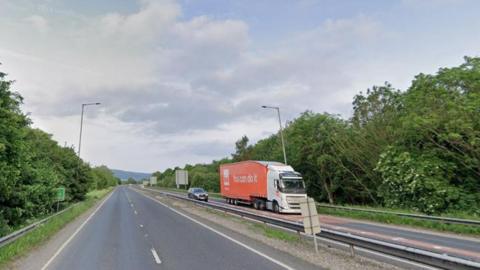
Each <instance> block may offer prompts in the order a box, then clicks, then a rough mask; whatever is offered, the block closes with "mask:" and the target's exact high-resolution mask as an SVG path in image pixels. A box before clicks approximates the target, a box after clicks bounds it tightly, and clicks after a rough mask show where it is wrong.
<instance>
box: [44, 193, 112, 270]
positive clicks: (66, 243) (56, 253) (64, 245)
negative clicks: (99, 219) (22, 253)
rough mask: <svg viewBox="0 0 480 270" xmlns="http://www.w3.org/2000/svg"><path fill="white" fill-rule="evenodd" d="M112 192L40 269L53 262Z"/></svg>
mask: <svg viewBox="0 0 480 270" xmlns="http://www.w3.org/2000/svg"><path fill="white" fill-rule="evenodd" d="M113 192H115V190H113V191H112V192H111V193H110V194H109V195H108V197H107V198H105V199H104V200H103V201H102V202H101V203H100V205H99V206H97V208H96V209H95V211H93V213H91V214H90V215H89V216H88V217H87V219H86V220H84V221H83V223H82V224H80V226H79V227H78V228H77V229H76V230H75V232H74V233H73V234H72V235H70V237H69V238H68V239H67V241H65V242H63V244H62V245H61V246H60V248H58V250H57V251H56V252H55V253H54V254H53V256H52V257H50V259H49V260H48V261H47V262H46V263H45V264H44V265H43V266H42V268H41V269H40V270H45V269H47V267H48V266H49V265H50V264H51V263H52V262H53V260H55V258H56V257H57V256H58V255H59V254H60V253H61V252H62V251H63V249H64V248H65V247H66V246H67V245H68V244H69V243H70V241H72V240H73V238H74V237H75V236H76V235H77V234H78V233H79V232H80V231H81V230H82V228H83V227H84V226H85V225H86V224H87V222H88V221H89V220H90V219H91V218H92V217H93V216H94V215H95V214H96V213H97V211H98V210H100V208H101V207H102V206H103V204H104V203H105V202H106V201H107V200H108V199H110V197H111V196H112V194H113Z"/></svg>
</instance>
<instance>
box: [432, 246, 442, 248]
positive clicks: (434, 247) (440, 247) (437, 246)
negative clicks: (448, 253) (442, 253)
mask: <svg viewBox="0 0 480 270" xmlns="http://www.w3.org/2000/svg"><path fill="white" fill-rule="evenodd" d="M433 248H434V249H442V248H443V247H441V246H433Z"/></svg>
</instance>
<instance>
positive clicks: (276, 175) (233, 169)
mask: <svg viewBox="0 0 480 270" xmlns="http://www.w3.org/2000/svg"><path fill="white" fill-rule="evenodd" d="M219 173H220V191H221V194H222V196H223V197H224V198H225V199H226V201H227V202H228V203H233V204H239V203H243V204H250V205H253V206H254V207H255V208H257V209H265V208H266V209H270V210H273V211H275V212H285V213H299V211H300V205H299V203H298V199H299V198H305V197H306V194H305V187H304V183H303V180H302V177H301V175H300V174H299V173H297V172H295V171H294V170H293V168H292V167H290V166H288V165H285V164H282V163H279V162H274V161H252V160H249V161H242V162H236V163H229V164H222V165H220V170H219Z"/></svg>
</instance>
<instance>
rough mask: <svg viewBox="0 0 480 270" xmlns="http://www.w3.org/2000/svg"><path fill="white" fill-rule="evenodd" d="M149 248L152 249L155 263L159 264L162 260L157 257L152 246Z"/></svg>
mask: <svg viewBox="0 0 480 270" xmlns="http://www.w3.org/2000/svg"><path fill="white" fill-rule="evenodd" d="M150 250H151V251H152V255H153V258H154V259H155V262H156V263H157V264H161V263H162V261H161V260H160V257H158V254H157V251H156V250H155V249H154V248H152V249H150Z"/></svg>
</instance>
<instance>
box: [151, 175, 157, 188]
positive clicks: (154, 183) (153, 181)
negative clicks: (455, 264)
mask: <svg viewBox="0 0 480 270" xmlns="http://www.w3.org/2000/svg"><path fill="white" fill-rule="evenodd" d="M156 184H157V177H156V176H150V186H152V187H153V186H154V185H156Z"/></svg>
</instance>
